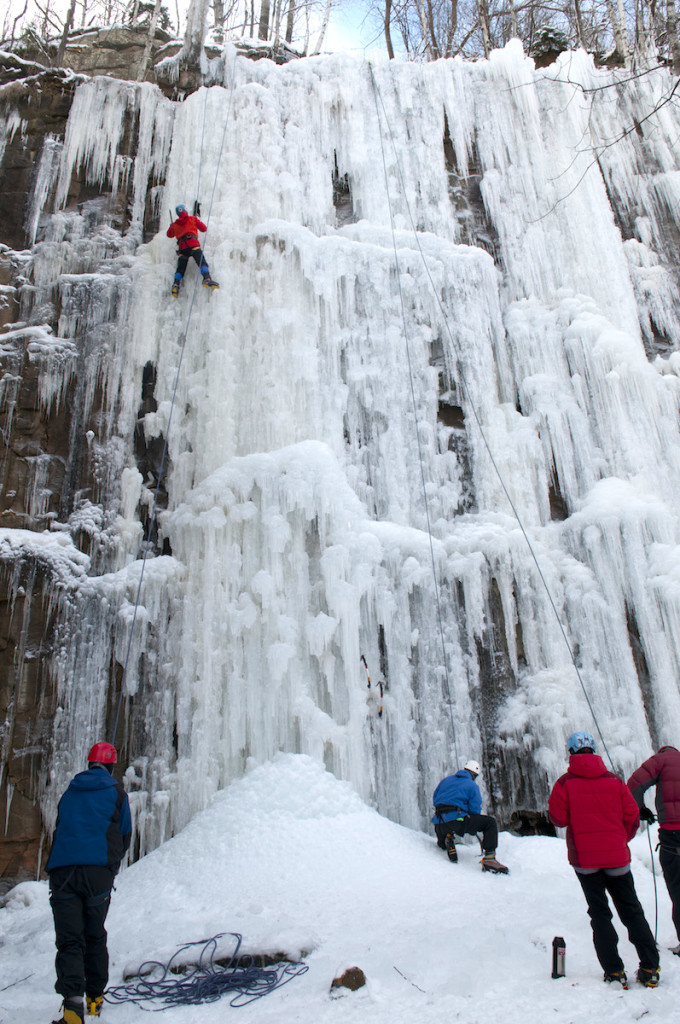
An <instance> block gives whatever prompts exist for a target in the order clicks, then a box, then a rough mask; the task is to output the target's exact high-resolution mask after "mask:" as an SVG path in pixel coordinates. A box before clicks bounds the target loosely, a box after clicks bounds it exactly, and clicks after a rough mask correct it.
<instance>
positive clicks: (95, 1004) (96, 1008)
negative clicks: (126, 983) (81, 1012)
mask: <svg viewBox="0 0 680 1024" xmlns="http://www.w3.org/2000/svg"><path fill="white" fill-rule="evenodd" d="M103 1005H104V996H85V1006H86V1008H87V1015H88V1017H100V1016H101V1012H102V1006H103Z"/></svg>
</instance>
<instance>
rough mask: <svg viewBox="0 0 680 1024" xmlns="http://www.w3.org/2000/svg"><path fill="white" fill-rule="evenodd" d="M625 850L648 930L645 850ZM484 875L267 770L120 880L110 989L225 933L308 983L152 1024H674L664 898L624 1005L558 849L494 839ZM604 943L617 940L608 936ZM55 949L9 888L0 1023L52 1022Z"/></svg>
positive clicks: (44, 922)
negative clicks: (493, 856) (281, 959)
mask: <svg viewBox="0 0 680 1024" xmlns="http://www.w3.org/2000/svg"><path fill="white" fill-rule="evenodd" d="M655 832H656V829H655V827H654V828H652V830H651V836H652V842H653V843H655V842H656V836H655ZM631 849H632V854H633V861H632V868H633V872H634V877H635V882H636V886H637V890H638V893H639V895H640V898H641V901H642V904H643V906H644V908H645V910H646V913H647V918H648V920H649V922H650V925H651V927H652V929H653V928H654V923H655V900H654V878H653V875H652V870H651V866H652V861H651V857H650V846H649V842H648V839H647V836H646V834H645V833H644V832H642V831H641V832H640V833H639V834H638V836H636V838H635V839H634V840H633V842H632V843H631ZM499 857H500V858H501V859H502V860H503V861H504V862H505V863H506V864H507V865H508V866H509V867H510V874H509V875H507V876H503V875H493V874H489V873H483V872H482V871H481V869H480V863H479V847H478V844H477V842H476V841H475V840H473V839H472V838H471V837H469V838H467V840H466V843H465V844H462V845H461V846H459V861H458V863H457V864H450V863H449V862H448V860H447V857H446V855H445V853H444V852H443V851H441V850H439V849H438V847H437V845H436V842H435V839H434V836H433V835H432V834H428V833H424V832H418V831H412V830H410V829H407V828H403V827H402V826H399V825H396V824H395V823H394V822H391V821H389V820H387V819H386V818H383V817H381V816H380V815H379V814H378V813H377V812H376V811H374V810H372V809H371V808H370V807H368V806H367V805H366V804H364V803H363V802H362V801H361V800H360V799H359V797H358V796H357V794H356V793H355V792H354V791H353V789H352V788H351V786H350V785H349V784H348V783H346V782H341V781H339V780H338V779H336V778H335V777H334V776H332V775H330V774H329V773H328V772H326V771H325V770H324V768H323V766H322V765H321V764H320V763H318V762H316V761H314V760H312V759H311V758H309V757H306V756H303V755H294V754H280V755H278V756H277V757H276V758H275V759H274V760H273V761H271V762H268V763H266V764H264V765H261V766H258V767H255V768H253V769H251V770H250V771H249V772H247V773H246V775H245V776H244V777H243V778H241V779H239V780H238V781H236V782H234V783H233V784H232V785H231V786H229V787H228V788H227V789H226V790H225V791H223V792H221V793H219V794H218V795H217V796H216V797H215V799H214V801H213V803H212V805H211V806H210V807H208V809H207V810H205V811H203V812H202V813H201V814H199V815H197V817H196V818H194V819H193V820H192V822H191V823H190V824H189V825H188V826H187V827H186V828H185V829H184V830H183V831H182V832H181V833H180V834H179V835H177V836H175V837H174V838H173V839H171V840H169V841H168V842H166V843H165V844H164V845H162V846H161V847H160V848H159V849H157V850H155V851H154V852H153V853H151V854H150V855H148V856H147V857H145V858H144V859H143V860H141V861H139V862H138V863H136V864H134V865H132V866H131V867H128V868H125V869H124V870H123V871H122V872H121V874H120V875H119V876H118V879H117V881H116V891H115V892H114V894H113V899H112V904H111V910H110V913H109V918H108V921H107V927H108V932H109V952H110V959H111V976H110V983H109V984H110V986H117V985H121V984H122V983H123V977H124V975H126V974H131V975H134V974H135V973H136V971H137V969H138V967H139V966H140V965H141V963H142V962H143V961H145V960H149V959H154V960H158V961H160V962H162V963H165V962H167V960H169V958H170V957H171V956H172V954H173V953H174V952H175V951H176V949H177V948H178V947H179V946H182V945H183V944H184V943H186V942H195V941H198V940H203V939H207V938H209V937H211V936H213V935H216V934H217V933H220V932H235V933H237V934H240V935H242V937H243V946H242V950H243V952H250V953H270V954H271V953H276V952H282V953H284V954H286V955H287V956H288V957H289V958H290V959H293V960H300V959H301V960H303V961H304V963H305V964H306V965H307V966H308V968H309V969H308V971H307V972H306V973H305V974H304V975H302V976H300V977H295V978H293V979H292V980H291V981H290V982H289V983H288V984H287V985H286V986H285V987H283V988H281V989H278V990H276V991H273V992H271V993H270V994H268V995H266V996H265V997H264V998H262V999H260V1000H258V1001H257V1002H255V1003H251V1004H250V1005H248V1006H245V1007H242V1008H235V1007H230V1006H229V999H228V997H226V996H223V997H222V999H220V1000H219V1001H218V1002H214V1003H209V1004H204V1005H200V1006H190V1007H180V1008H171V1009H167V1010H165V1011H164V1015H163V1017H162V1018H159V1020H160V1021H161V1022H162V1024H180V1022H181V1024H225V1021H239V1022H243V1024H281V1022H282V1021H285V1024H415V1022H418V1024H442V1022H443V1021H447V1022H449V1024H451V1022H455V1021H461V1022H463V1021H464V1022H465V1024H482V1022H483V1024H497V1022H498V1021H500V1020H502V1021H503V1024H527V1021H532V1022H533V1021H535V1022H537V1024H546V1022H550V1024H592V1022H593V1021H597V1020H603V1021H606V1022H607V1024H624V1022H626V1024H628V1022H631V1024H632V1022H633V1021H637V1020H640V1019H641V1018H644V1019H645V1020H646V1021H647V1022H649V1024H653V1022H659V1024H661V1022H667V1021H670V1020H673V1019H676V1018H677V1005H678V993H679V992H680V958H678V957H676V956H673V955H672V954H671V953H670V952H669V950H668V948H667V947H668V946H670V945H671V944H672V943H674V942H675V941H676V938H675V934H674V931H673V927H672V924H671V917H670V903H669V899H668V895H667V893H666V888H665V885H664V884H663V881H661V880H660V881H659V885H658V938H659V945H660V947H661V983H660V985H659V987H658V988H657V989H655V990H650V989H645V988H643V987H641V986H639V985H636V984H634V983H633V982H632V981H631V987H630V988H629V989H628V990H627V991H623V990H622V989H621V988H620V986H618V985H613V986H611V985H605V984H604V983H603V980H602V972H601V970H600V967H599V965H598V963H597V960H596V958H595V953H594V951H593V947H592V941H591V934H590V927H589V922H588V917H587V915H586V908H585V903H584V900H583V895H582V892H581V889H580V886H579V884H578V882H577V880H576V877H575V875H574V872H573V871H572V869H571V868H570V867H569V866H568V864H567V858H566V848H565V843H564V841H563V840H562V839H552V838H547V837H539V836H534V837H528V838H518V837H514V836H511V835H509V834H508V833H501V837H500V845H499ZM656 871H657V872H658V864H657V865H656ZM616 923H617V922H616V920H615V924H616ZM617 930H618V932H619V935H620V936H622V935H623V929H622V928H621V926H620V924H618V925H617ZM555 936H561V937H563V938H564V939H565V942H566V976H565V977H564V978H561V979H558V980H553V979H552V977H551V966H552V941H553V937H555ZM53 941H54V940H53V930H52V922H51V915H50V909H49V903H48V892H47V883H46V882H26V883H22V884H21V885H19V886H17V887H16V888H15V889H14V890H12V891H11V892H10V894H9V896H8V897H6V898H5V900H4V907H2V909H0V949H1V951H2V952H1V955H0V1020H2V1021H3V1022H9V1021H14V1020H21V1022H22V1024H45V1022H46V1021H49V1020H50V1019H55V1018H56V1017H57V1016H58V1010H59V1005H60V999H59V997H58V996H57V995H56V994H55V993H54V991H53V990H52V985H53V982H54V968H53V955H54V949H53ZM220 941H221V942H222V943H223V945H219V951H220V952H221V951H222V949H226V948H229V944H230V940H228V939H224V940H220ZM225 944H226V945H225ZM198 948H200V947H198ZM620 950H621V953H622V956H623V959H624V962H625V966H626V969H627V971H628V974H629V977H632V976H634V971H635V968H636V967H637V960H636V957H635V951H634V950H633V948H632V947H631V946H630V945H629V943H628V941H627V939H625V938H623V937H622V939H621V943H620ZM351 966H358V967H360V968H361V969H362V970H363V971H364V973H365V975H366V979H367V984H366V985H365V986H364V987H363V988H361V989H359V990H358V991H356V992H348V991H346V990H342V991H343V992H344V994H342V995H338V994H335V993H334V994H333V995H331V992H330V988H331V982H332V980H333V978H334V977H336V976H338V974H340V973H342V972H343V971H344V970H345V969H346V968H348V967H351ZM153 1008H154V1006H153V1005H147V1006H146V1007H145V1010H148V1009H153ZM145 1010H143V1009H141V1008H140V1007H138V1006H135V1005H134V1004H132V1003H130V1002H126V1003H124V1004H120V1005H111V1004H109V1003H107V1004H105V1006H104V1011H103V1014H102V1018H101V1019H102V1024H123V1022H124V1024H138V1022H141V1021H145V1022H146V1024H148V1020H149V1018H148V1017H147V1016H146V1015H145ZM50 1014H51V1017H50Z"/></svg>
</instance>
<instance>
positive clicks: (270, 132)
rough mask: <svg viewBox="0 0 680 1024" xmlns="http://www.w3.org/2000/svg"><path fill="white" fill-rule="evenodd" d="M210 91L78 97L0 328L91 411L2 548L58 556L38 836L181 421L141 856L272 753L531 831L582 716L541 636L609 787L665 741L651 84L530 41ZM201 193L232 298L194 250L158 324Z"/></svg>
mask: <svg viewBox="0 0 680 1024" xmlns="http://www.w3.org/2000/svg"><path fill="white" fill-rule="evenodd" d="M213 74H214V76H215V77H217V76H221V78H220V80H219V81H217V82H216V84H214V85H213V86H211V87H210V88H202V89H200V90H199V91H198V92H196V93H194V94H193V95H191V96H189V97H187V98H186V99H185V100H184V102H182V103H173V102H171V101H170V100H169V99H166V98H165V97H164V96H163V95H162V94H161V93H160V91H158V90H157V89H156V88H155V87H154V86H150V85H132V84H130V83H123V82H118V81H114V80H110V79H104V78H98V79H93V80H92V81H89V82H86V83H84V84H83V85H81V86H80V87H79V88H78V91H77V93H76V96H75V100H74V103H73V106H72V109H71V114H70V119H69V123H68V127H67V132H66V137H65V139H64V140H63V143H61V142H58V141H54V140H52V141H51V144H50V145H49V146H46V147H45V148H44V151H43V159H42V162H41V165H40V167H39V168H38V170H37V173H36V176H35V194H34V206H33V208H32V210H33V213H32V218H31V225H32V226H33V230H34V232H35V245H34V247H33V249H32V252H31V255H30V260H29V264H28V270H27V277H28V281H29V282H30V286H27V287H26V289H25V297H24V309H23V311H22V315H23V317H24V320H25V322H26V325H28V326H26V325H24V326H19V327H17V329H16V331H15V332H14V333H13V334H12V332H10V334H9V335H8V334H5V335H4V336H3V337H2V339H1V340H2V342H3V344H4V345H8V344H10V342H11V340H12V337H14V338H15V342H16V344H17V345H21V346H25V347H26V348H27V350H28V351H29V352H30V353H31V359H32V361H33V363H34V364H35V365H36V367H37V370H38V372H39V374H40V388H41V395H42V401H43V402H44V406H45V408H56V406H57V405H58V403H62V405H63V403H64V402H65V401H66V396H67V395H68V394H70V395H72V396H74V397H73V398H72V399H71V400H70V401H71V403H72V409H71V410H70V412H69V417H70V418H69V424H70V428H69V429H70V435H71V444H72V446H73V447H74V449H75V450H77V451H78V453H79V455H78V459H79V460H80V463H81V464H86V465H87V466H88V467H89V470H88V471H89V473H90V475H91V478H92V480H93V481H94V484H93V486H92V487H91V488H90V489H89V490H88V491H87V492H85V491H82V490H79V487H78V481H77V479H76V476H74V477H73V480H72V482H71V484H69V480H70V479H71V478H68V479H67V481H66V484H65V488H66V490H65V493H66V498H67V499H68V500H67V502H66V504H67V506H68V507H67V512H68V514H67V515H64V516H62V517H55V518H54V519H53V520H52V521H51V522H50V523H49V524H46V525H49V531H46V532H44V533H40V532H37V533H36V532H29V531H13V530H4V531H3V532H2V534H0V539H1V542H2V550H3V554H4V556H5V557H7V553H8V551H10V550H11V551H12V552H14V553H15V554H16V552H17V551H19V550H20V549H21V550H22V551H24V552H27V553H28V554H29V555H31V556H32V557H33V556H34V557H36V558H38V557H40V558H42V559H47V560H49V559H51V558H52V559H54V565H55V566H58V573H57V576H58V584H57V585H56V586H55V589H54V595H53V597H52V598H51V599H52V600H53V601H54V603H55V605H56V612H55V627H54V628H55V642H54V645H53V655H52V661H51V669H50V670H51V673H52V676H53V679H54V682H55V686H56V687H57V692H58V695H59V712H58V714H57V716H56V719H55V724H54V750H55V756H54V760H53V765H54V772H53V777H52V782H53V783H54V784H53V785H50V786H48V787H47V788H46V789H45V791H44V806H45V813H46V817H47V820H48V822H49V820H50V816H51V815H53V814H54V806H55V800H56V797H57V796H58V793H59V790H60V788H61V784H62V783H63V781H64V779H65V778H66V776H67V775H68V774H69V773H70V772H71V771H72V770H74V769H75V768H76V767H77V766H78V765H79V764H80V762H81V761H82V759H83V757H84V754H85V752H86V750H87V748H88V746H89V744H90V743H91V741H92V740H93V739H95V738H103V737H104V735H105V734H106V733H107V729H110V728H111V724H112V721H113V716H114V713H115V705H116V702H117V700H118V696H119V692H120V678H121V666H122V665H123V663H124V660H125V654H126V649H127V644H128V637H129V629H130V624H131V621H132V612H133V605H134V602H135V595H136V591H137V585H138V580H139V571H140V564H141V563H140V560H139V559H140V548H141V544H142V537H143V525H142V524H143V523H145V521H146V517H148V512H149V508H150V504H151V502H152V500H153V489H154V487H155V485H156V482H157V473H158V462H159V457H160V449H161V447H162V442H163V439H164V438H165V436H166V432H167V442H168V463H167V472H166V475H165V480H164V486H163V488H162V498H163V510H162V512H161V514H160V517H159V530H158V537H157V538H155V547H154V556H153V557H150V558H148V560H147V563H146V569H145V575H144V582H143V587H142V592H141V605H140V609H139V613H138V615H137V619H136V623H135V632H134V636H133V640H132V648H131V651H132V653H131V657H130V661H129V664H128V671H127V693H126V695H125V697H124V701H123V708H124V713H123V722H122V725H121V729H120V731H119V736H118V737H117V739H118V742H119V744H120V745H122V746H123V748H124V752H125V755H126V757H127V763H128V764H129V765H130V767H129V768H128V771H127V779H128V783H129V787H130V790H131V795H132V798H133V804H134V809H135V815H136V826H137V830H138V835H139V849H140V850H141V851H142V852H143V851H144V850H147V849H149V848H150V847H152V846H154V845H156V844H157V843H158V842H159V841H160V840H161V839H162V838H163V837H164V836H167V835H169V834H170V833H171V832H172V831H175V830H176V829H178V828H179V827H181V826H182V825H183V824H185V823H186V822H187V821H188V820H189V819H190V818H191V817H192V815H194V814H195V813H196V811H198V810H199V809H200V808H202V807H204V806H205V805H206V803H207V802H208V800H209V799H210V797H211V796H212V794H213V793H214V792H215V791H216V790H218V789H220V788H221V787H223V786H224V785H225V784H226V783H228V782H229V781H230V780H232V779H233V778H235V777H237V776H239V775H241V774H242V773H243V772H244V770H245V769H246V767H247V766H248V765H249V764H254V763H260V762H262V761H264V760H266V759H268V758H270V757H272V756H273V755H274V754H275V753H276V752H277V751H279V750H283V751H294V752H302V753H305V754H310V755H312V756H313V757H315V758H317V759H319V760H322V761H323V762H324V763H325V765H326V766H327V767H328V768H329V769H330V770H331V771H333V772H334V773H335V774H336V775H337V776H339V777H341V778H343V779H347V780H349V781H351V782H352V783H353V785H354V786H355V787H356V789H357V790H358V792H359V793H360V795H361V796H362V797H363V798H364V799H366V800H367V801H369V802H370V803H372V804H373V805H374V806H375V807H377V809H378V810H379V811H380V812H381V813H383V814H385V815H387V816H389V817H391V818H393V819H394V820H396V821H399V822H401V823H403V824H406V825H409V826H411V827H418V826H424V825H425V823H426V821H427V819H428V812H429V807H430V800H431V793H432V790H433V788H434V786H435V784H436V783H437V781H438V780H439V778H440V777H441V775H442V774H444V773H445V772H446V771H448V770H449V769H450V768H452V767H454V764H453V762H454V760H455V757H456V753H458V755H459V756H460V758H465V757H468V756H474V757H477V758H479V759H480V760H481V761H482V763H483V765H484V783H485V787H486V797H487V800H488V802H489V806H490V807H491V808H493V809H495V810H496V812H497V813H498V814H499V815H500V817H501V819H502V820H503V822H504V823H506V824H507V823H508V822H509V821H510V816H511V812H512V811H515V810H523V809H524V810H529V811H540V810H542V809H543V806H544V802H545V797H546V795H547V792H548V786H549V784H550V783H551V782H552V781H553V780H554V778H555V777H556V776H557V775H558V774H559V772H560V771H561V770H562V765H563V763H564V738H565V736H566V735H567V734H568V733H569V732H570V731H572V729H574V728H588V729H592V728H593V722H592V717H591V714H590V711H589V709H588V706H587V702H586V698H585V695H584V693H583V691H582V689H581V685H580V683H579V679H578V677H577V673H576V672H575V670H574V666H573V664H572V660H571V656H570V652H569V648H568V646H567V644H566V643H565V640H564V637H563V636H562V633H561V630H560V621H561V623H562V625H563V627H564V629H565V631H566V635H567V637H568V641H569V644H570V645H571V648H572V651H573V653H574V657H575V659H576V663H577V665H578V667H579V671H580V673H581V675H582V678H583V680H584V681H585V684H586V686H587V690H588V694H589V697H590V699H591V701H592V704H593V707H594V709H595V712H596V715H597V719H598V723H599V726H600V728H601V730H602V733H603V735H604V736H605V739H606V742H607V745H608V747H609V750H610V752H611V754H612V757H613V759H614V761H615V762H616V764H617V766H618V767H621V768H623V769H624V770H628V769H630V768H631V767H632V766H633V764H634V762H636V761H638V760H639V759H641V758H643V757H646V756H648V754H649V752H650V746H651V745H652V744H657V743H659V742H661V741H670V742H676V743H677V742H678V739H679V738H680V693H679V691H678V678H679V665H678V661H679V659H680V530H679V524H678V514H677V513H678V509H679V508H680V451H679V448H678V399H679V390H680V381H679V379H678V375H679V374H680V356H678V354H677V351H676V350H677V349H678V343H679V341H680V322H679V319H678V314H679V309H680V306H679V303H678V282H679V279H680V264H679V262H678V252H679V250H678V242H677V236H678V230H679V229H680V214H679V212H678V211H680V111H679V110H678V107H677V105H675V104H673V103H666V104H662V103H661V100H663V98H664V97H665V96H666V95H667V94H668V92H669V91H670V88H671V84H670V79H669V77H668V76H667V74H666V73H665V72H663V71H656V72H654V73H650V74H648V75H646V76H642V77H639V78H637V79H635V80H633V81H629V82H625V81H623V79H624V77H625V76H624V75H623V73H622V72H613V71H609V70H603V69H595V68H594V66H593V64H592V61H591V59H590V58H589V57H587V56H586V55H585V54H584V53H577V54H563V55H562V57H561V58H560V62H559V63H557V64H555V65H552V66H551V67H549V68H547V69H544V70H542V71H536V70H534V66H533V62H532V61H531V60H530V59H528V58H526V57H525V56H524V55H523V53H522V51H521V47H520V45H519V44H518V43H517V42H514V43H512V44H510V45H508V46H507V47H506V49H505V50H503V51H498V52H494V53H493V54H492V56H491V59H490V60H489V61H480V62H477V63H464V62H462V61H458V60H456V61H439V62H437V63H434V64H429V65H426V66H419V65H411V64H409V65H405V64H398V63H395V62H392V63H389V64H388V63H385V64H376V65H373V66H369V65H368V64H366V63H361V62H357V61H355V60H353V59H351V58H348V57H345V56H341V55H338V56H333V57H319V58H312V59H306V60H300V61H295V62H292V63H290V64H288V65H286V66H284V67H277V66H275V65H274V64H272V63H270V62H269V61H266V60H262V61H258V62H253V61H249V60H246V59H244V58H241V57H238V58H237V57H236V55H235V51H233V49H232V48H230V47H227V49H226V50H225V54H224V57H223V59H222V60H221V61H220V62H217V65H216V66H215V67H214V68H213ZM617 75H618V77H619V79H621V81H620V82H619V83H618V84H617ZM604 86H607V88H606V89H605V88H603V87H604ZM633 124H636V125H637V129H638V130H636V131H631V130H630V128H631V126H632V125H633ZM12 130H15V129H12ZM195 198H198V199H199V200H200V201H201V204H202V214H201V215H202V217H203V219H205V220H207V219H208V218H209V223H208V233H207V238H206V243H205V252H206V256H207V259H208V261H209V263H210V267H211V272H212V274H213V276H214V277H215V278H216V279H217V280H218V281H219V282H220V284H221V288H220V290H219V291H218V292H216V293H215V294H212V295H208V294H207V293H206V292H204V291H203V290H201V289H200V288H199V289H198V291H197V292H196V293H194V285H195V282H196V277H197V275H196V268H195V266H193V265H191V266H190V267H189V270H188V272H187V275H186V278H185V283H184V287H183V291H182V293H181V295H180V298H179V299H178V300H172V299H171V298H170V285H171V282H172V275H173V271H174V262H175V256H174V247H173V245H172V243H171V242H170V240H169V239H167V238H166V236H165V227H166V226H167V222H168V216H169V213H168V210H169V208H174V206H175V204H176V203H178V202H185V203H186V204H187V205H188V206H190V205H191V203H192V202H193V200H194V199H195ZM50 310H52V311H54V310H56V311H57V314H55V315H58V326H56V329H50V326H49V317H50ZM185 339H186V344H185V345H184V341H185ZM181 352H183V358H182V366H181V371H180V373H179V377H178V390H177V396H176V400H175V403H174V406H173V410H172V420H171V422H170V428H169V430H168V421H169V417H170V408H171V400H172V396H173V388H174V384H175V379H176V374H177V367H178V361H179V359H180V353H181ZM8 394H9V392H8V393H7V394H5V401H6V402H7V401H9V400H10V398H11V396H10V397H8ZM482 432H483V433H482ZM41 473H42V475H41ZM46 473H47V470H45V469H44V468H43V470H41V467H40V465H38V464H36V468H35V484H34V489H33V499H32V500H33V507H34V510H35V511H36V512H37V513H39V512H40V510H41V507H42V506H41V505H40V501H41V498H40V495H41V493H42V490H41V488H42V489H43V490H44V488H45V486H46V484H45V479H46ZM423 481H424V484H425V494H426V496H427V509H426V506H425V499H424V493H423ZM69 486H71V491H69V489H68V488H69ZM505 489H507V493H508V495H509V496H510V498H511V499H512V503H513V504H514V506H515V508H516V510H517V512H518V513H519V516H520V519H521V525H522V526H523V528H524V530H525V531H526V534H527V537H528V539H529V540H530V542H531V548H532V549H533V551H534V553H535V555H536V559H537V562H538V566H540V573H539V569H538V567H537V564H536V562H535V561H534V558H533V556H532V551H531V549H530V548H529V545H528V544H527V539H526V538H525V536H524V534H523V531H522V529H521V528H520V524H519V523H518V521H517V518H516V517H515V515H514V514H513V511H512V508H511V506H510V504H509V501H508V497H507V496H506V493H505ZM428 517H429V522H430V524H431V540H430V533H429V532H428ZM435 579H436V582H437V590H438V596H439V599H440V607H441V621H442V627H443V628H442V630H441V632H440V628H439V613H438V607H437V591H436V590H435ZM544 581H545V582H544ZM546 584H547V588H548V590H546ZM548 591H549V593H548ZM551 602H554V606H555V609H553V607H552V603H551ZM555 610H557V612H558V614H559V620H558V617H557V616H556V615H555ZM442 640H443V643H444V647H443V648H442ZM362 655H363V656H364V657H365V659H366V663H367V665H368V668H369V673H370V676H371V680H372V685H371V687H368V686H367V677H366V671H365V669H364V665H363V663H362V661H361V656H362ZM379 682H384V684H385V686H386V689H385V692H384V699H383V701H382V702H381V701H380V700H379V699H378V697H379V693H378V685H377V684H378V683H379ZM381 707H382V708H383V711H382V714H379V710H380V708H381ZM106 738H111V737H110V736H109V735H106Z"/></svg>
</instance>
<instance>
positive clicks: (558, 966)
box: [552, 935, 567, 978]
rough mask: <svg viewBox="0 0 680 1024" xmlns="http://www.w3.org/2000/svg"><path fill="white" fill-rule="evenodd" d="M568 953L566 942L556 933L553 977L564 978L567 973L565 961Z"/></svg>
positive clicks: (553, 953)
mask: <svg viewBox="0 0 680 1024" xmlns="http://www.w3.org/2000/svg"><path fill="white" fill-rule="evenodd" d="M566 954H567V947H566V943H565V941H564V939H563V938H561V936H559V935H556V936H555V938H554V939H553V950H552V976H553V978H563V977H564V975H565V974H566V971H565V965H564V961H565V958H566Z"/></svg>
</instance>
